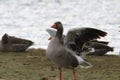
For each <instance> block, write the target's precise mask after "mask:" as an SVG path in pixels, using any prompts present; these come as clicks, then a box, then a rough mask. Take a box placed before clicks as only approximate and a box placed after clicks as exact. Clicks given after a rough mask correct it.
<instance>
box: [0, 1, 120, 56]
mask: <svg viewBox="0 0 120 80" xmlns="http://www.w3.org/2000/svg"><path fill="white" fill-rule="evenodd" d="M56 21H61V22H62V23H63V26H64V34H66V32H67V31H68V30H69V29H70V28H75V27H92V28H97V29H101V30H104V31H106V32H107V33H108V35H107V36H106V37H104V38H101V40H105V41H109V42H110V43H109V45H110V46H113V47H115V48H114V49H115V51H114V52H112V53H110V54H117V55H118V54H119V51H120V44H119V42H120V35H119V34H120V32H118V31H119V30H120V29H119V26H120V0H0V38H1V37H2V36H3V35H4V34H5V33H8V34H9V35H11V36H16V37H21V38H25V39H30V40H32V41H33V42H35V44H34V45H33V46H32V48H45V49H46V48H47V45H48V43H49V41H48V37H49V34H48V33H47V32H46V31H45V29H46V28H49V27H50V26H51V25H52V24H53V23H54V22H56Z"/></svg>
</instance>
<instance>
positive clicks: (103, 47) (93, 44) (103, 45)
mask: <svg viewBox="0 0 120 80" xmlns="http://www.w3.org/2000/svg"><path fill="white" fill-rule="evenodd" d="M82 48H83V50H84V48H94V52H88V53H87V54H88V55H99V56H102V55H104V54H106V53H107V52H109V51H114V48H113V47H110V46H108V42H105V41H96V40H93V41H88V42H86V43H85V44H84V45H83V47H82Z"/></svg>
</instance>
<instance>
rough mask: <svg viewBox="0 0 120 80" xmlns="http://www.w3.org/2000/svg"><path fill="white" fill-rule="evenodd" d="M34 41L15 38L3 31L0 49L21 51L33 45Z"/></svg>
mask: <svg viewBox="0 0 120 80" xmlns="http://www.w3.org/2000/svg"><path fill="white" fill-rule="evenodd" d="M33 43H34V42H32V41H31V40H27V39H22V38H17V37H14V36H10V35H8V34H7V33H5V34H4V35H3V36H2V39H1V41H0V51H3V52H23V51H26V49H27V48H28V47H29V46H31V45H33Z"/></svg>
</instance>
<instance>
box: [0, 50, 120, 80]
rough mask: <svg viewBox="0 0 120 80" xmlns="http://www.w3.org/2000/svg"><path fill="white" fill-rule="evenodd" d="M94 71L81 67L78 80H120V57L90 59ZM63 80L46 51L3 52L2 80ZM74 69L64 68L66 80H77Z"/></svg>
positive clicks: (109, 56) (95, 57) (1, 54)
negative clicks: (74, 77)
mask: <svg viewBox="0 0 120 80" xmlns="http://www.w3.org/2000/svg"><path fill="white" fill-rule="evenodd" d="M87 58H88V60H89V62H91V63H92V64H93V67H92V68H90V69H82V68H80V67H77V68H76V70H77V80H119V79H120V57H119V56H113V55H107V56H87ZM44 77H46V78H48V80H59V70H58V69H57V67H56V66H55V65H54V64H53V63H52V62H51V61H50V60H49V59H48V58H47V57H46V56H45V50H42V49H30V50H28V51H27V52H20V53H17V52H1V53H0V80H44V79H43V78H44ZM72 77H73V74H72V70H70V69H63V80H73V78H72Z"/></svg>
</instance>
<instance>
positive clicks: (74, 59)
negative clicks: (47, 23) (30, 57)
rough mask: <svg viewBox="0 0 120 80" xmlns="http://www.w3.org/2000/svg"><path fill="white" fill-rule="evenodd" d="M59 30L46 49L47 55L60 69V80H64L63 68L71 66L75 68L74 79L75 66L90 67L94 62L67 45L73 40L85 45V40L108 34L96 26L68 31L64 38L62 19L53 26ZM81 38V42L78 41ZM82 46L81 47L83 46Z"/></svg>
mask: <svg viewBox="0 0 120 80" xmlns="http://www.w3.org/2000/svg"><path fill="white" fill-rule="evenodd" d="M52 28H55V29H56V30H57V32H56V34H55V36H53V37H52V39H51V41H50V42H49V44H48V47H47V49H46V56H47V57H48V58H49V59H50V60H51V61H53V62H54V63H55V64H56V65H57V66H58V67H59V71H60V80H62V68H63V67H64V68H70V69H72V70H73V75H74V80H76V70H75V67H77V66H78V65H80V66H81V67H83V68H90V67H92V64H91V63H89V62H87V61H86V60H84V59H83V58H81V57H80V56H78V55H77V54H76V51H74V50H72V49H70V48H68V46H66V45H67V44H68V45H69V44H70V43H71V42H74V43H75V44H79V45H81V46H82V45H83V44H84V42H86V41H88V40H91V39H96V38H100V36H103V37H104V36H106V34H107V33H106V32H104V31H101V30H97V29H94V28H79V29H72V30H70V31H69V32H68V33H67V36H66V37H65V39H63V25H62V23H61V22H60V21H58V22H55V23H54V24H53V26H52ZM77 40H79V41H80V42H78V41H77ZM81 46H80V47H81Z"/></svg>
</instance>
